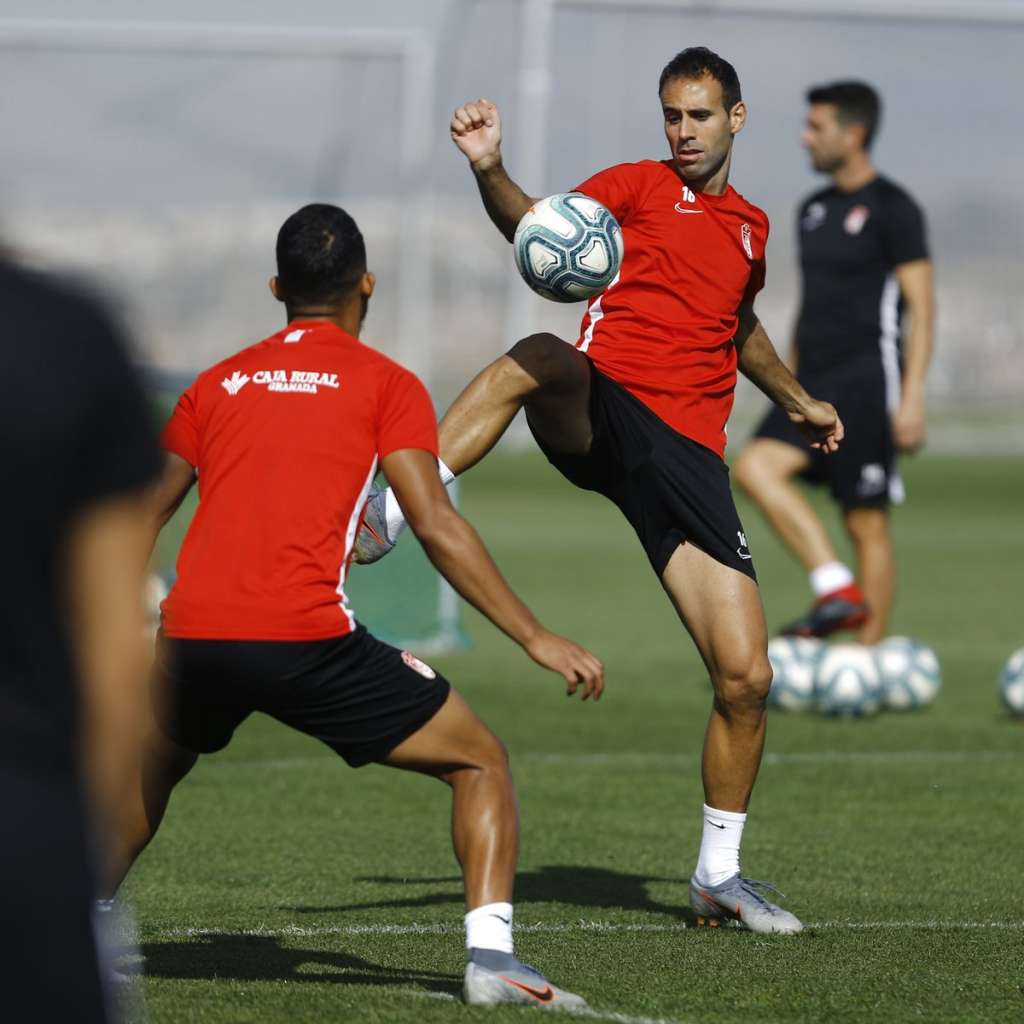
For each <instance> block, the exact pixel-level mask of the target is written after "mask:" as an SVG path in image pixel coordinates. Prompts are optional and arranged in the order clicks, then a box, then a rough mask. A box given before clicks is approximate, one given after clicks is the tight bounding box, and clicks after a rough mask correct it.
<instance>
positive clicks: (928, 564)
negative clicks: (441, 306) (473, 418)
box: [125, 455, 1024, 1024]
mask: <svg viewBox="0 0 1024 1024" xmlns="http://www.w3.org/2000/svg"><path fill="white" fill-rule="evenodd" d="M905 475H906V477H907V484H908V491H909V493H910V503H909V504H908V505H907V506H906V507H905V508H904V509H901V510H899V511H897V512H896V513H895V531H896V536H897V543H898V550H899V554H900V558H901V570H902V578H901V589H900V595H899V600H898V605H897V610H896V618H895V623H894V631H895V632H906V633H910V634H912V635H914V636H917V637H920V638H921V639H923V640H925V641H926V642H928V643H930V644H932V645H933V646H934V647H935V648H936V650H937V652H938V654H939V656H940V659H941V662H942V667H943V673H944V680H945V685H944V689H943V691H942V693H941V694H940V696H939V699H938V701H937V703H936V704H935V705H934V706H933V707H932V708H930V709H928V710H926V711H922V712H914V713H909V714H903V715H897V714H894V713H890V714H888V715H881V716H879V717H877V718H874V719H869V720H865V721H832V720H825V719H822V718H818V717H815V716H786V715H784V714H782V713H773V714H772V717H771V719H770V724H769V734H768V748H767V755H766V760H765V765H764V768H763V770H762V773H761V778H760V782H759V784H758V788H757V790H756V791H755V795H754V802H753V804H752V807H751V814H750V819H749V822H748V825H747V830H746V835H745V842H744V848H743V865H744V871H745V873H747V874H749V875H751V876H752V877H754V878H767V879H770V880H771V881H773V882H775V883H776V884H778V885H779V886H780V887H781V888H782V889H783V890H784V891H785V892H786V893H787V899H786V900H785V901H784V903H785V905H786V906H787V907H789V908H790V909H792V910H793V911H794V912H796V913H797V914H798V915H799V916H800V917H801V918H802V919H803V920H804V921H805V922H806V923H808V924H809V927H808V929H807V931H806V932H805V933H804V934H803V935H801V936H799V937H796V938H784V937H777V938H766V937H758V936H754V935H752V934H749V933H745V932H742V931H738V930H735V929H729V930H715V931H709V930H707V929H699V930H698V929H694V928H692V927H688V925H689V923H690V920H689V918H688V916H687V914H686V911H685V904H686V899H687V880H688V878H689V874H690V872H691V870H692V867H693V864H694V861H695V857H696V850H697V844H698V842H699V837H700V828H701V815H700V805H701V790H700V782H699V774H698V757H699V752H700V746H701V739H702V733H703V729H704V723H705V719H706V715H707V709H708V702H709V688H708V684H707V680H706V676H705V674H704V672H703V670H702V666H701V664H700V662H699V659H698V657H697V655H696V654H695V652H694V650H693V649H692V646H691V644H690V642H689V640H688V638H687V636H686V635H685V634H684V632H683V630H682V628H681V627H680V626H679V624H678V623H677V621H676V619H675V617H674V614H673V613H672V611H671V609H670V607H669V605H668V602H667V600H666V599H665V597H664V595H663V593H662V592H661V589H660V587H659V585H658V584H657V582H656V580H655V579H654V577H653V576H652V575H651V573H650V571H649V569H648V567H647V564H646V561H645V559H644V557H643V554H642V552H641V549H640V547H639V545H638V543H637V541H636V539H635V537H634V535H633V533H632V531H631V530H630V528H629V527H628V526H627V525H626V524H625V522H624V521H622V520H621V519H620V517H619V514H618V512H617V511H616V510H615V509H614V508H613V507H611V506H610V505H608V504H607V503H605V502H604V501H603V499H600V498H598V497H596V496H594V495H588V494H582V493H579V492H576V491H574V490H573V489H572V488H571V487H570V486H569V485H568V484H566V483H565V482H564V481H562V480H561V478H560V477H559V476H558V475H557V474H556V473H555V472H554V471H553V470H551V469H549V468H548V467H547V465H546V464H545V463H544V462H543V460H541V459H540V458H539V457H537V456H535V455H521V456H517V455H496V456H494V457H493V458H491V459H490V460H488V461H487V462H485V463H484V464H482V465H481V466H480V467H479V468H478V469H476V470H474V471H473V473H472V474H470V475H468V476H467V477H466V478H465V481H464V489H463V507H464V510H465V511H466V513H467V514H468V515H469V517H470V518H471V519H472V520H473V521H474V522H475V523H476V524H477V525H478V527H479V529H480V531H481V533H482V534H483V535H484V537H485V539H486V541H487V542H488V544H489V545H490V546H491V549H492V551H493V552H494V553H495V555H496V557H497V559H498V562H499V564H500V565H501V566H502V567H503V569H504V570H505V571H506V573H507V575H508V576H509V578H510V579H511V580H512V582H513V584H514V585H515V586H516V587H517V588H518V589H519V591H520V593H521V594H522V595H523V596H524V597H525V598H526V599H527V600H528V601H529V602H530V603H531V605H532V606H533V607H534V609H535V610H536V611H537V612H538V614H540V616H541V617H542V618H543V619H544V620H545V621H546V622H547V623H548V624H549V625H550V626H551V627H552V628H555V629H557V630H559V631H561V632H564V633H567V634H569V635H571V636H573V637H574V638H575V639H578V640H579V641H581V642H582V643H585V644H587V645H588V646H591V647H592V648H593V649H594V650H596V651H597V652H598V653H599V654H600V655H601V656H602V657H603V659H604V660H605V663H606V665H607V692H606V695H605V699H604V700H603V701H602V702H601V703H600V704H599V705H596V706H595V705H593V704H591V703H587V704H583V705H581V704H580V703H578V702H574V701H568V700H566V698H565V697H564V696H563V692H562V686H561V685H560V682H559V681H558V680H556V679H555V678H554V677H549V676H547V675H545V674H544V673H542V672H541V671H540V670H539V669H537V668H535V667H534V666H533V665H532V663H530V662H529V661H528V660H527V659H526V657H525V656H524V655H522V654H521V653H520V652H519V651H518V650H516V649H515V648H514V647H513V646H512V645H511V644H510V643H509V642H508V641H507V640H505V639H504V638H503V637H501V636H499V635H498V634H497V633H496V632H495V631H494V630H493V629H492V628H491V627H490V626H489V625H488V624H486V623H484V622H483V621H482V620H481V619H480V618H479V617H478V616H477V615H476V614H475V613H474V612H472V611H468V612H467V613H466V617H467V622H466V630H467V633H468V635H469V636H470V638H471V640H472V645H471V647H470V648H469V649H468V650H466V651H464V652H462V653H459V654H456V655H451V656H448V657H444V658H436V659H433V661H434V663H435V664H436V665H437V666H438V667H439V668H440V669H442V670H443V671H444V672H445V673H446V674H447V675H448V676H449V677H450V678H451V679H452V680H453V681H454V682H455V683H456V685H458V686H459V688H460V689H461V690H462V692H463V693H464V694H466V695H467V696H468V698H469V699H470V701H471V702H472V704H473V705H474V706H475V707H476V709H477V710H478V711H479V712H480V713H482V715H483V716H484V717H485V718H486V720H487V721H488V722H489V723H490V724H491V725H492V727H493V728H494V729H495V730H496V731H497V732H498V733H499V734H500V735H501V736H502V738H503V739H504V740H505V741H506V743H507V744H508V746H509V748H510V750H511V755H512V763H513V769H514V772H515V775H516V779H517V783H518V786H519V793H520V799H521V803H522V814H523V844H522V858H521V863H520V874H519V878H518V887H517V901H516V915H517V916H516V921H517V925H518V933H517V951H518V953H519V955H520V956H521V957H522V958H523V959H526V960H528V961H530V962H533V963H535V964H537V965H538V966H539V967H540V968H542V969H543V970H544V971H545V972H546V973H548V974H549V975H550V977H551V978H552V979H553V980H555V981H557V982H560V983H562V984H564V985H565V986H567V987H569V988H572V989H574V990H575V991H578V992H581V993H582V994H584V995H585V996H586V997H587V998H588V1000H589V1001H590V1005H591V1007H592V1008H593V1010H592V1012H591V1014H590V1016H591V1017H592V1018H593V1019H595V1020H609V1021H618V1022H620V1024H640V1022H642V1021H652V1020H658V1021H666V1022H698V1021H701V1022H702V1021H721V1022H725V1021H791V1020H802V1021H871V1022H878V1021H909V1020H915V1021H918V1020H921V1021H940V1020H941V1021H956V1020H1021V1019H1024V969H1022V966H1024V886H1022V883H1021V842H1022V836H1024V826H1022V823H1021V794H1022V792H1024V719H1022V720H1012V719H1010V718H1009V717H1008V716H1007V715H1005V714H1004V713H1003V712H1002V710H1001V708H1000V706H999V704H998V702H997V699H996V693H995V676H996V673H997V671H998V669H999V666H1000V665H1001V664H1002V662H1003V660H1004V659H1005V657H1006V656H1007V655H1008V654H1009V653H1010V651H1011V650H1013V649H1015V648H1017V647H1019V646H1021V645H1024V622H1022V616H1021V598H1022V596H1024V594H1022V575H1024V574H1022V568H1024V533H1022V532H1021V531H1020V529H1019V526H1020V509H1021V508H1022V506H1024V462H1022V461H1020V460H1016V461H1014V460H1009V459H979V458H975V459H962V458H940V457H922V458H920V459H918V460H915V461H910V462H908V463H907V464H906V467H905ZM741 514H742V516H743V518H744V522H745V525H746V528H747V536H748V538H749V540H750V546H751V548H752V550H753V552H754V555H755V559H756V562H757V566H758V571H759V575H760V579H761V585H762V590H763V594H764V600H765V603H766V607H767V612H768V618H769V624H770V625H773V626H774V625H778V624H779V623H780V622H782V621H783V620H784V619H786V618H787V617H789V616H791V615H792V614H794V613H795V612H797V611H799V610H801V609H802V608H803V606H804V604H805V602H806V601H807V593H806V583H805V580H804V578H803V575H802V573H801V571H800V570H799V569H798V568H797V567H796V566H795V565H794V564H793V563H791V562H790V561H789V560H788V558H787V557H786V556H785V554H784V553H783V551H782V550H781V549H780V548H779V547H778V546H777V544H776V543H775V542H774V541H773V540H772V539H770V538H769V537H768V535H767V533H766V530H765V528H764V526H763V525H762V523H761V521H760V520H759V518H758V516H757V515H756V513H754V511H753V510H752V509H751V508H750V507H749V506H747V505H744V506H742V507H741ZM828 514H829V515H832V513H831V511H829V512H828ZM406 543H410V541H408V540H407V541H406ZM373 571H374V570H373V568H365V569H357V570H356V572H358V573H372V572H373ZM364 585H366V584H365V581H364ZM447 818H448V793H447V790H446V789H445V788H444V787H443V786H441V785H439V784H438V783H436V782H434V781H432V780H429V779H425V778H420V777H413V776H407V775H403V774H399V773H396V772H390V771H388V770H386V769H383V768H378V767H370V768H365V769H362V770H360V771H358V772H354V771H351V770H350V769H348V768H347V767H346V766H345V765H344V763H343V762H341V761H340V760H339V759H337V758H335V757H334V755H332V754H331V753H330V752H329V751H328V750H326V749H324V748H321V747H319V746H318V745H317V744H316V743H315V742H314V741H312V740H309V739H306V738H305V737H303V736H300V735H298V734H295V733H292V732H289V731H288V730H287V729H285V728H284V727H283V726H280V725H278V724H277V723H275V722H272V721H270V720H267V719H262V718H254V719H253V720H251V721H250V722H248V723H247V724H246V725H245V726H244V727H243V728H242V729H241V730H240V731H239V733H238V735H237V737H236V739H235V741H234V742H233V743H232V745H231V746H230V747H229V748H228V749H227V750H226V751H224V752H223V753H221V754H218V755H215V756H213V757H209V758H206V759H204V760H203V761H202V762H201V763H200V764H199V766H198V767H197V768H196V769H195V771H194V772H193V773H192V775H191V776H190V777H189V778H188V779H187V780H186V781H185V782H184V783H183V784H182V785H181V787H180V788H179V790H178V791H177V793H176V795H175V796H174V798H173V799H172V802H171V806H170V809H169V811H168V815H167V819H166V822H165V824H164V827H163V829H162V831H161V832H160V834H159V836H158V837H157V839H156V840H155V841H154V843H153V845H152V846H151V848H150V849H149V850H148V851H147V853H146V854H145V855H144V857H143V858H142V860H141V861H140V862H139V864H138V865H137V867H136V869H135V871H134V873H133V874H132V875H131V876H130V878H129V881H128V884H127V886H126V888H125V894H126V896H127V897H128V899H129V900H130V901H131V903H132V904H133V906H134V910H135V913H136V917H137V923H138V930H139V936H140V942H141V948H142V953H143V956H144V961H143V965H142V969H144V971H145V974H146V980H145V982H144V983H143V984H144V992H145V998H146V1001H147V1003H148V1010H149V1017H150V1020H152V1021H153V1022H155V1024H162V1022H179V1021H196V1022H204V1024H206V1022H209V1024H221V1022H239V1024H240V1022H257V1021H258V1022H261V1024H266V1022H278V1021H280V1022H286V1021H287V1022H304V1021H331V1022H336V1021H381V1022H384V1021H388V1022H390V1021H424V1022H433V1021H438V1022H440V1021H453V1020H477V1019H480V1020H488V1021H492V1022H495V1024H498V1022H500V1021H505V1020H509V1021H511V1020H522V1019H524V1018H523V1014H524V1013H530V1012H534V1011H530V1010H519V1009H515V1008H508V1009H502V1010H495V1011H478V1010H469V1009H467V1008H466V1007H464V1006H462V1004H461V1003H459V1002H456V1001H455V999H456V997H457V994H458V992H459V989H460V985H461V971H462V965H463V956H464V954H463V949H462V945H463V935H462V925H461V917H462V913H463V907H462V903H461V893H460V884H459V879H458V873H457V870H456V865H455V862H454V858H453V856H452V854H451V850H450V846H449V842H448V834H447V831H448V823H447Z"/></svg>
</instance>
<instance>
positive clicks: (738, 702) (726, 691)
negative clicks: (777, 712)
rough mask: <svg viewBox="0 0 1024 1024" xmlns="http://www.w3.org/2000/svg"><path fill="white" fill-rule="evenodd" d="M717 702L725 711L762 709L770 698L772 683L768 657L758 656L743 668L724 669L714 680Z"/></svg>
mask: <svg viewBox="0 0 1024 1024" xmlns="http://www.w3.org/2000/svg"><path fill="white" fill-rule="evenodd" d="M712 682H713V683H714V687H715V703H716V705H717V706H718V707H719V709H720V710H723V711H724V712H726V713H728V712H732V711H740V710H750V709H760V708H763V707H764V706H765V704H766V703H767V700H768V691H769V690H770V689H771V685H772V667H771V664H770V663H769V661H768V659H767V658H766V657H765V658H758V659H756V660H755V661H754V662H752V663H751V664H750V666H748V667H747V668H745V669H743V670H732V671H729V670H724V671H720V672H718V673H717V674H716V676H715V678H714V679H713V680H712Z"/></svg>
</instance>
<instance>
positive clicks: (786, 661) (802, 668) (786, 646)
mask: <svg viewBox="0 0 1024 1024" xmlns="http://www.w3.org/2000/svg"><path fill="white" fill-rule="evenodd" d="M824 650H825V644H823V643H822V642H821V641H820V640H816V639H814V638H813V637H804V636H776V637H772V639H771V640H769V641H768V660H769V661H770V662H771V665H772V688H771V690H769V691H768V703H769V704H771V705H772V706H774V707H778V708H784V709H785V710H786V711H809V710H810V709H811V708H812V707H813V706H814V674H815V671H816V669H817V667H818V659H819V658H820V657H821V655H822V653H823V652H824Z"/></svg>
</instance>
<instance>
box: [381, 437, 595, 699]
mask: <svg viewBox="0 0 1024 1024" xmlns="http://www.w3.org/2000/svg"><path fill="white" fill-rule="evenodd" d="M381 466H382V468H383V470H384V475H385V476H386V477H387V478H388V483H389V484H390V485H391V487H392V488H393V490H394V492H395V497H396V498H397V499H398V503H399V504H400V505H401V506H402V511H403V513H404V514H405V518H406V521H407V522H408V524H409V526H410V527H411V528H412V531H413V533H415V534H416V537H417V539H418V540H419V542H420V544H422V545H423V550H424V551H425V552H426V554H427V557H428V558H429V559H430V561H431V562H432V563H433V564H434V567H435V568H436V569H437V571H438V572H439V573H441V575H442V576H444V578H445V579H446V580H448V582H449V583H451V585H452V586H453V587H454V588H455V589H456V591H457V592H458V593H459V594H460V595H461V596H462V597H463V598H465V599H466V600H467V601H468V602H469V603H470V604H471V605H473V607H474V608H476V609H477V610H478V611H479V612H481V614H483V615H485V616H486V617H487V618H488V619H490V620H491V622H493V623H494V625H495V626H497V627H498V629H500V630H501V631H502V632H503V633H505V634H506V635H507V636H509V637H511V638H512V639H513V640H514V641H515V642H516V643H517V644H519V646H520V647H522V648H523V650H524V651H526V653H527V654H528V655H529V656H530V657H531V658H532V659H533V660H534V661H535V662H537V664H538V665H542V666H543V667H544V668H546V669H550V670H551V671H552V672H557V673H558V674H559V675H560V676H562V677H563V678H564V679H565V681H566V683H567V684H568V693H569V694H570V695H572V694H574V693H575V692H576V690H577V688H578V687H580V686H582V687H583V699H584V700H586V699H587V698H588V697H591V696H592V697H593V698H594V699H595V700H599V699H600V697H601V694H602V692H603V691H604V667H603V666H602V664H601V662H600V661H598V659H597V658H596V657H595V656H594V655H593V654H591V653H590V652H589V651H588V650H585V649H584V648H583V647H580V646H579V645H578V644H575V643H573V642H572V641H571V640H566V639H565V638H564V637H561V636H558V635H557V634H555V633H551V632H549V631H548V630H547V629H545V628H544V627H543V626H542V625H541V624H540V623H539V622H538V621H537V619H536V618H535V617H534V615H533V613H532V612H531V611H530V609H529V608H527V607H526V605H525V604H523V602H522V601H521V600H520V599H519V598H518V597H517V596H516V595H515V593H514V592H513V591H512V588H511V587H510V586H509V585H508V583H507V582H506V581H505V579H504V577H503V576H502V575H501V573H500V572H499V570H498V567H497V566H496V565H495V564H494V560H493V559H492V558H491V556H490V554H489V552H488V551H487V548H485V547H484V544H483V541H481V540H480V537H479V536H478V535H477V532H476V530H474V529H473V527H472V526H471V525H470V524H469V523H468V522H467V521H466V519H464V518H463V517H462V516H461V515H460V514H459V512H458V511H457V510H456V508H455V507H454V506H453V505H452V503H451V501H450V500H449V498H448V492H447V491H446V490H445V488H444V486H443V485H442V483H441V481H440V478H439V477H438V474H437V462H436V460H435V458H434V456H433V455H431V454H430V452H427V451H424V450H422V449H419V448H402V449H399V450H398V451H394V452H391V453H390V454H388V455H385V456H384V458H383V460H382V462H381Z"/></svg>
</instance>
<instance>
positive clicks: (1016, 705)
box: [999, 647, 1024, 715]
mask: <svg viewBox="0 0 1024 1024" xmlns="http://www.w3.org/2000/svg"><path fill="white" fill-rule="evenodd" d="M999 697H1000V699H1001V700H1002V702H1003V704H1004V706H1005V707H1006V710H1007V711H1009V712H1010V713H1011V714H1014V715H1024V647H1022V648H1021V649H1020V650H1019V651H1014V652H1013V654H1011V655H1010V657H1009V658H1007V660H1006V664H1005V665H1004V666H1003V671H1002V672H1000V673H999Z"/></svg>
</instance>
